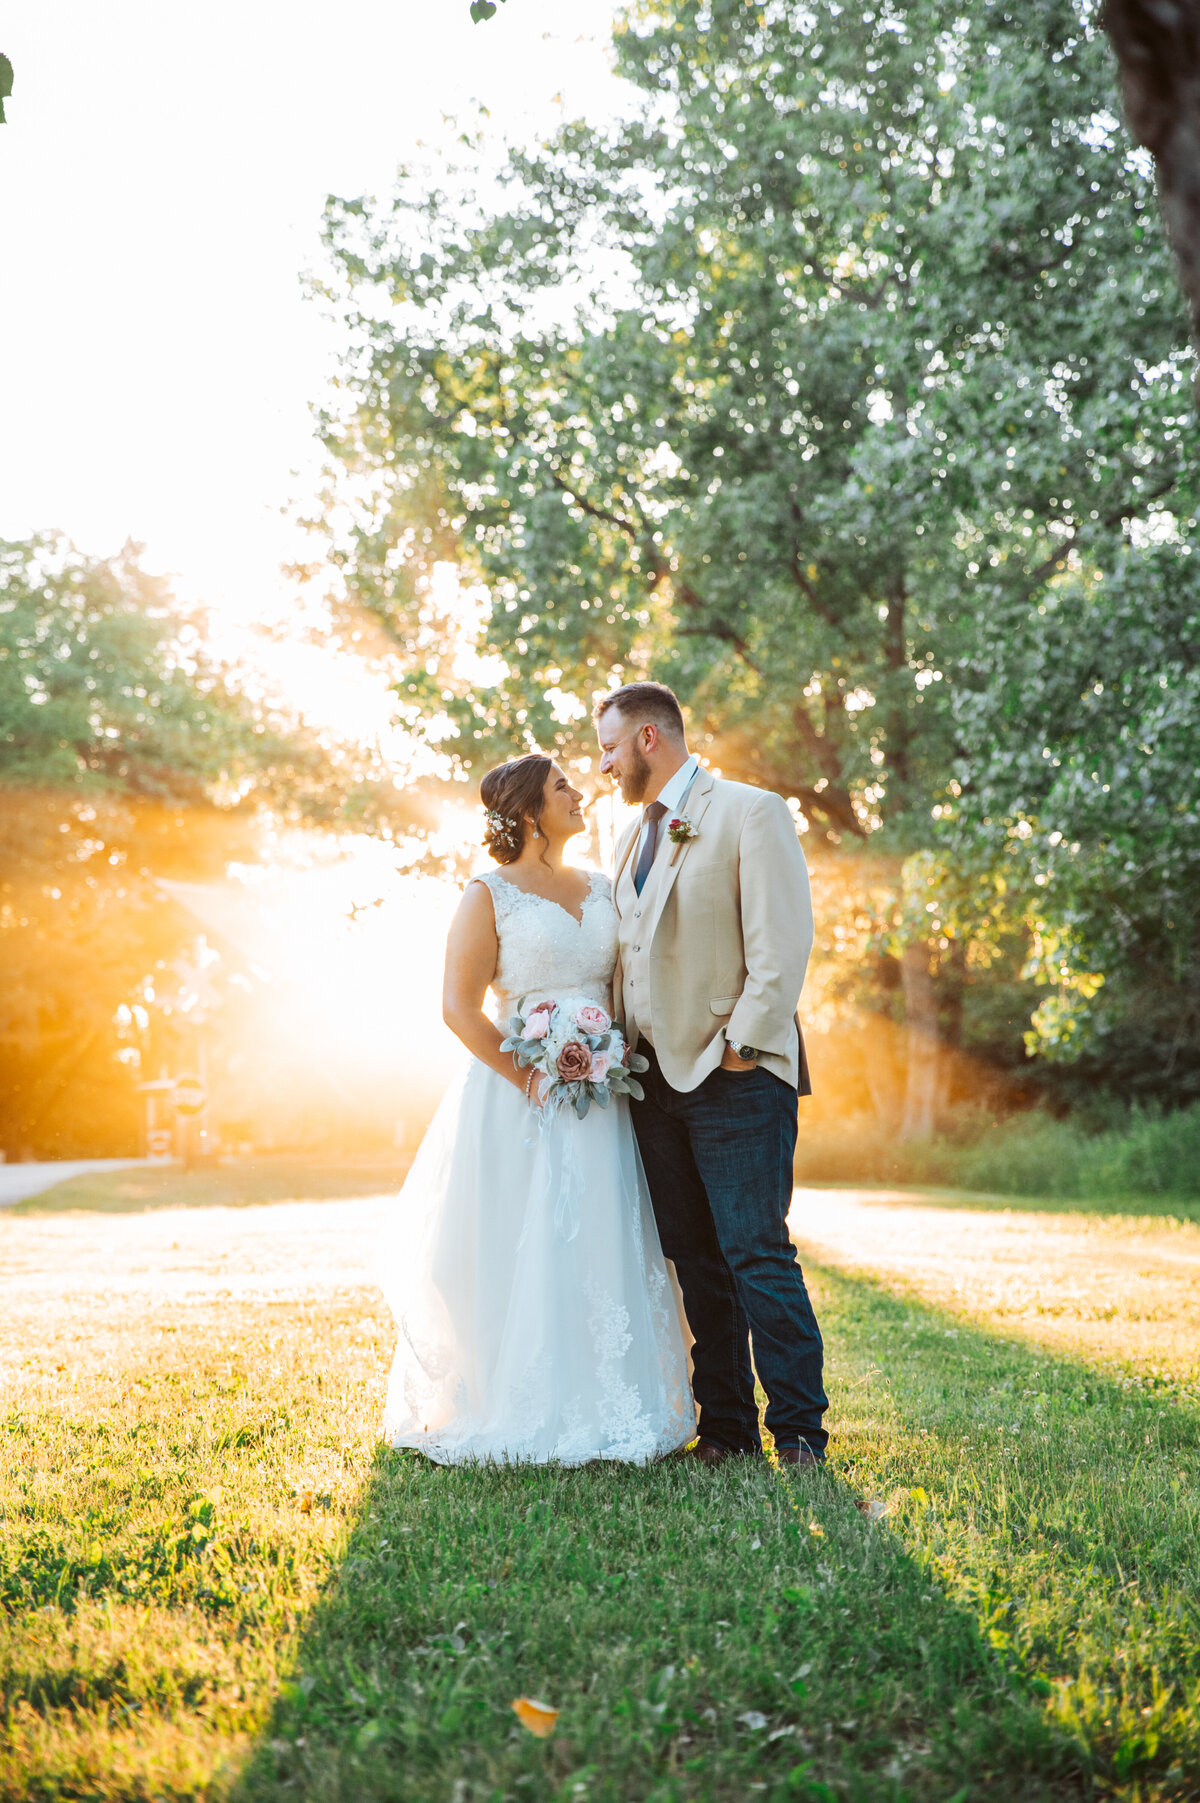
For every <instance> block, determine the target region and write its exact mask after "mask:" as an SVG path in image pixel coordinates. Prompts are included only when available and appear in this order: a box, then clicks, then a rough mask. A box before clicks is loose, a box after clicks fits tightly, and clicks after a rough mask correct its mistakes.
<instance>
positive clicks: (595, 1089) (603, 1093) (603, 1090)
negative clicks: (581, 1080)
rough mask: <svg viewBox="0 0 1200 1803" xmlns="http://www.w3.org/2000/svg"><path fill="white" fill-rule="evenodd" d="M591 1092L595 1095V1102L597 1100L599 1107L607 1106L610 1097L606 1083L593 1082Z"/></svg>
mask: <svg viewBox="0 0 1200 1803" xmlns="http://www.w3.org/2000/svg"><path fill="white" fill-rule="evenodd" d="M592 1094H593V1095H594V1096H595V1098H596V1100H597V1102H599V1104H600V1106H601V1108H607V1107H608V1104H609V1102H610V1100H611V1097H610V1095H609V1089H608V1085H607V1083H593V1085H592Z"/></svg>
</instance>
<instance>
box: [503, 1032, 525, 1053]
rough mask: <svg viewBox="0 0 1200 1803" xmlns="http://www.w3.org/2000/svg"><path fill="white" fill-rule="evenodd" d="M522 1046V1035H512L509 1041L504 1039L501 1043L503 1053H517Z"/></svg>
mask: <svg viewBox="0 0 1200 1803" xmlns="http://www.w3.org/2000/svg"><path fill="white" fill-rule="evenodd" d="M520 1044H521V1035H520V1034H519V1033H510V1034H509V1036H508V1038H507V1039H502V1040H501V1041H500V1050H501V1051H502V1052H515V1051H516V1049H517V1047H518V1046H519V1045H520Z"/></svg>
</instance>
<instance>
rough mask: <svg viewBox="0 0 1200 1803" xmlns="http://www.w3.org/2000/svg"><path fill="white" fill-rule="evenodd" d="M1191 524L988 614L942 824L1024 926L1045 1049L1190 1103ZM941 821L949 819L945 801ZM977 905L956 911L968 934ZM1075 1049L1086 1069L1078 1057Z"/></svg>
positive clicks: (1199, 677) (1194, 599) (1194, 682)
mask: <svg viewBox="0 0 1200 1803" xmlns="http://www.w3.org/2000/svg"><path fill="white" fill-rule="evenodd" d="M1194 528H1195V518H1194V517H1190V518H1188V519H1186V520H1183V521H1173V520H1168V521H1167V522H1166V523H1165V525H1164V529H1163V530H1164V542H1162V543H1159V544H1155V545H1152V546H1147V547H1144V548H1143V549H1141V550H1135V549H1134V548H1132V547H1130V546H1124V547H1118V546H1114V547H1113V552H1112V555H1111V558H1110V559H1109V561H1108V565H1107V569H1105V570H1100V569H1091V570H1088V571H1087V572H1080V573H1079V574H1077V575H1074V576H1069V577H1067V576H1064V577H1063V578H1062V579H1060V580H1059V581H1057V582H1056V583H1054V584H1052V585H1051V587H1050V588H1049V589H1048V590H1047V591H1046V593H1045V595H1044V597H1043V600H1042V602H1041V603H1040V605H1039V607H1038V608H1037V610H1036V612H1034V613H1033V614H1032V615H1030V617H1029V618H1027V619H1024V620H1022V621H1019V622H1014V621H1013V620H1012V619H1011V617H1009V616H1008V615H1006V613H1005V611H1004V610H1003V609H1002V608H997V609H996V610H995V611H994V612H992V613H991V614H990V615H989V616H988V618H987V619H986V620H985V621H984V622H982V623H981V626H980V638H981V641H982V646H983V653H984V655H982V656H981V658H980V660H979V664H978V666H977V668H976V670H975V671H974V672H973V673H972V677H971V678H970V679H968V681H966V682H964V684H963V686H962V688H961V689H960V691H959V693H958V696H957V710H956V711H957V716H958V722H959V728H960V733H961V736H962V740H963V745H964V751H965V756H964V760H963V763H962V765H961V767H960V770H959V774H960V776H961V779H962V796H961V800H960V801H959V803H958V804H957V807H956V810H955V814H954V816H953V818H952V819H950V820H949V822H948V832H949V837H950V842H951V844H952V845H953V847H954V849H955V852H956V855H957V858H958V860H959V862H960V863H961V864H963V865H965V866H966V867H967V868H968V869H970V868H973V869H974V870H975V872H976V873H977V875H978V877H979V883H978V886H977V888H976V889H975V896H974V907H975V911H976V915H977V913H978V910H979V908H980V907H986V906H988V905H989V904H991V903H994V899H995V893H996V889H997V887H999V888H1001V889H1004V890H1006V891H1007V893H1008V903H1007V905H1008V908H1009V910H1010V911H1011V909H1012V907H1013V905H1014V902H1015V903H1016V905H1018V906H1020V907H1023V908H1024V909H1025V910H1026V913H1027V915H1028V917H1029V918H1030V919H1031V920H1032V921H1033V922H1034V923H1035V926H1036V932H1035V937H1034V939H1033V942H1032V953H1031V958H1030V965H1029V974H1030V975H1032V976H1034V977H1035V978H1036V980H1037V981H1039V982H1040V983H1041V984H1043V985H1044V986H1046V987H1047V988H1048V990H1049V994H1048V996H1047V1000H1046V1001H1045V1002H1044V1003H1043V1005H1042V1008H1041V1009H1040V1010H1039V1016H1040V1017H1041V1018H1040V1019H1039V1016H1035V1023H1034V1024H1035V1027H1037V1028H1038V1029H1039V1042H1040V1045H1041V1048H1042V1049H1043V1050H1048V1051H1050V1052H1052V1053H1054V1052H1057V1053H1059V1054H1060V1055H1065V1056H1066V1057H1068V1058H1070V1059H1072V1060H1073V1061H1075V1062H1076V1063H1077V1064H1080V1066H1081V1073H1086V1074H1087V1075H1090V1076H1092V1077H1093V1078H1094V1077H1095V1076H1097V1075H1102V1076H1105V1077H1107V1079H1108V1081H1109V1082H1117V1083H1119V1086H1120V1087H1121V1089H1122V1090H1123V1091H1124V1092H1125V1093H1126V1094H1127V1095H1128V1094H1134V1095H1136V1094H1139V1093H1146V1094H1150V1095H1152V1094H1154V1093H1155V1091H1156V1088H1157V1086H1158V1085H1159V1084H1160V1083H1161V1082H1162V1081H1163V1079H1164V1077H1166V1079H1167V1081H1168V1082H1169V1084H1170V1088H1171V1091H1172V1092H1173V1093H1174V1094H1176V1095H1177V1096H1180V1097H1184V1098H1188V1099H1191V1098H1194V1097H1197V1096H1200V806H1198V804H1197V792H1196V779H1195V772H1196V768H1197V763H1198V761H1200V569H1198V568H1197V559H1196V557H1195V556H1194V555H1193V542H1192V538H1191V535H1192V533H1193V532H1194ZM947 815H949V809H947ZM970 916H971V910H970V909H968V910H967V924H968V925H969V920H970ZM1081 1054H1082V1059H1081Z"/></svg>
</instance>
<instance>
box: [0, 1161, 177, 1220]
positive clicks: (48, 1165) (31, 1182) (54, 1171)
mask: <svg viewBox="0 0 1200 1803" xmlns="http://www.w3.org/2000/svg"><path fill="white" fill-rule="evenodd" d="M155 1162H156V1161H155V1160H154V1159H152V1158H53V1159H49V1160H47V1161H46V1162H44V1163H41V1164H0V1208H11V1207H12V1205H13V1203H14V1202H24V1201H25V1199H26V1197H27V1196H40V1195H41V1193H42V1191H43V1190H46V1189H53V1188H54V1185H55V1184H56V1183H66V1182H67V1180H68V1179H69V1178H71V1177H84V1176H86V1175H87V1173H88V1172H89V1171H126V1170H128V1169H129V1167H130V1166H131V1165H135V1164H154V1163H155Z"/></svg>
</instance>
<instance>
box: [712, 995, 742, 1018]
mask: <svg viewBox="0 0 1200 1803" xmlns="http://www.w3.org/2000/svg"><path fill="white" fill-rule="evenodd" d="M708 1005H709V1007H710V1008H711V1009H712V1011H713V1013H714V1014H732V1013H733V1010H734V1008H735V1006H736V1005H737V997H736V995H710V996H709V998H708Z"/></svg>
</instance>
